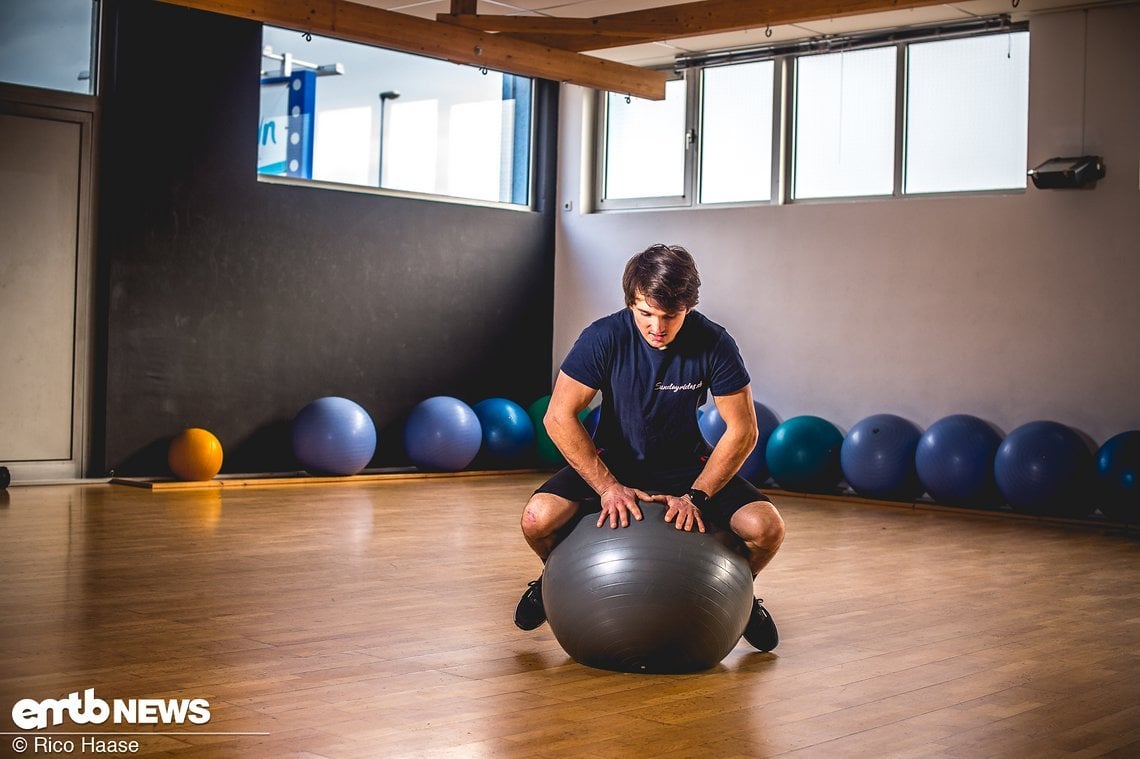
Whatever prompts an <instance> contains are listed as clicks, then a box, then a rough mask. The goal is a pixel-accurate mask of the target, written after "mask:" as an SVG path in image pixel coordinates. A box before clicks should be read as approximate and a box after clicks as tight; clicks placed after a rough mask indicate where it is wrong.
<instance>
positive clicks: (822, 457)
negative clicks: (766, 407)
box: [764, 415, 843, 493]
mask: <svg viewBox="0 0 1140 759" xmlns="http://www.w3.org/2000/svg"><path fill="white" fill-rule="evenodd" d="M842 444H843V433H842V432H840V431H839V428H838V427H836V426H835V425H834V424H832V423H831V422H829V421H827V420H826V419H823V418H821V417H818V416H811V415H805V416H794V417H792V418H791V419H788V420H787V421H785V422H783V423H782V424H780V425H779V426H778V427H776V429H775V430H773V431H772V435H771V437H769V438H768V444H767V446H765V449H764V455H765V458H766V460H767V462H768V469H769V471H771V473H772V478H773V479H774V480H776V483H777V484H779V485H780V487H783V488H787V489H788V490H798V491H803V492H808V493H821V492H830V491H833V490H835V489H836V486H838V485H839V480H840V478H841V477H842V471H841V469H840V465H839V449H840V446H841V445H842Z"/></svg>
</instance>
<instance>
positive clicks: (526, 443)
mask: <svg viewBox="0 0 1140 759" xmlns="http://www.w3.org/2000/svg"><path fill="white" fill-rule="evenodd" d="M471 410H472V411H474V412H475V416H476V417H478V419H479V426H480V428H481V429H482V431H483V441H482V448H481V451H482V453H483V454H485V455H486V456H487V458H488V459H489V460H491V462H493V463H497V464H511V463H514V462H515V461H517V460H519V459H520V458H522V457H523V456H524V455H525V454H527V453H529V452H530V450H531V448H533V447H534V422H532V421H531V420H530V416H529V415H528V414H527V413H526V409H524V408H523V407H522V406H520V405H519V404H517V403H515V402H514V401H511V400H507V399H506V398H487V399H486V400H482V401H479V402H478V403H476V404H475V405H474V406H473V407H472V409H471Z"/></svg>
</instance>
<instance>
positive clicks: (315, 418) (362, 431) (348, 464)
mask: <svg viewBox="0 0 1140 759" xmlns="http://www.w3.org/2000/svg"><path fill="white" fill-rule="evenodd" d="M374 453H376V425H375V424H373V422H372V417H371V416H369V415H368V412H367V411H365V410H364V408H363V407H362V406H361V405H360V404H358V403H356V402H355V401H351V400H349V399H348V398H340V397H338V396H327V397H325V398H317V399H316V400H315V401H313V402H312V403H310V404H309V405H307V406H305V407H304V408H303V409H301V410H300V411H299V412H298V413H297V416H295V417H294V418H293V455H294V456H295V457H296V458H297V461H298V462H300V464H301V467H302V468H303V469H304V470H305V471H306V472H310V473H312V474H334V475H350V474H356V473H357V472H359V471H360V470H361V469H363V468H364V467H366V466H367V465H368V462H369V461H371V460H372V455H373V454H374Z"/></svg>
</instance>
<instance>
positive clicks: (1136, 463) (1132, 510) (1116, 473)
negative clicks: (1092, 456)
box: [1096, 430, 1140, 522]
mask: <svg viewBox="0 0 1140 759" xmlns="http://www.w3.org/2000/svg"><path fill="white" fill-rule="evenodd" d="M1096 479H1097V486H1098V487H1097V495H1098V499H1097V505H1098V506H1100V511H1101V513H1102V514H1104V515H1105V516H1106V517H1108V518H1109V519H1115V520H1117V521H1120V522H1136V521H1137V520H1138V518H1140V430H1129V431H1128V432H1121V433H1120V434H1119V435H1113V436H1112V437H1111V438H1109V439H1108V440H1106V441H1105V443H1104V445H1102V446H1101V447H1100V448H1099V449H1097V452H1096Z"/></svg>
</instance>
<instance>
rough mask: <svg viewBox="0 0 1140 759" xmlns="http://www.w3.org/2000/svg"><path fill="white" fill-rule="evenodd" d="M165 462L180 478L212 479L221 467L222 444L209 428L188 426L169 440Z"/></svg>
mask: <svg viewBox="0 0 1140 759" xmlns="http://www.w3.org/2000/svg"><path fill="white" fill-rule="evenodd" d="M166 462H167V463H168V464H169V465H170V471H172V472H174V476H175V477H177V478H178V479H180V480H212V479H214V475H216V474H217V473H218V470H220V469H221V468H222V444H221V443H219V442H218V439H217V438H216V437H214V434H213V433H212V432H210V431H209V430H204V429H201V428H199V427H188V428H187V429H184V430H182V431H181V432H179V433H178V434H177V435H175V436H174V439H173V440H171V441H170V449H169V450H168V452H167V455H166Z"/></svg>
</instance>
